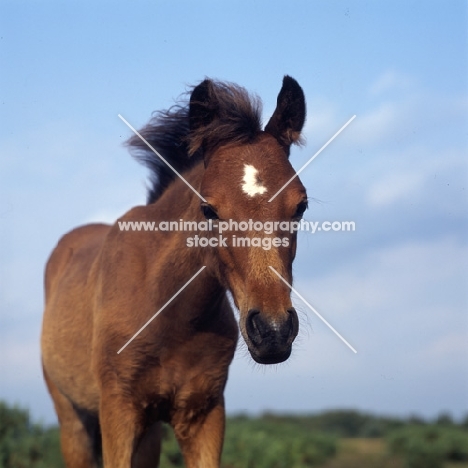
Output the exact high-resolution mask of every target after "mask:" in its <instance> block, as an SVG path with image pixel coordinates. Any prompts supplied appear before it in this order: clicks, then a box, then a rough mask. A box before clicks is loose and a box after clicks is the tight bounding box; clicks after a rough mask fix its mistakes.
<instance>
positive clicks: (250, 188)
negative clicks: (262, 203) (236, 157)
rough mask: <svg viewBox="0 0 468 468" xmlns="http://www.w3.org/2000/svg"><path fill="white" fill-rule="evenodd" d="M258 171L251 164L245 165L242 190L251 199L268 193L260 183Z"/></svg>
mask: <svg viewBox="0 0 468 468" xmlns="http://www.w3.org/2000/svg"><path fill="white" fill-rule="evenodd" d="M257 174H258V170H257V169H255V167H253V166H251V165H250V164H245V165H244V177H243V179H242V180H243V181H244V183H243V184H242V190H243V191H244V193H246V194H247V195H248V196H249V197H253V196H254V195H258V194H260V195H261V194H262V193H265V192H266V191H267V189H266V187H264V186H263V185H260V184H259V182H258V176H257Z"/></svg>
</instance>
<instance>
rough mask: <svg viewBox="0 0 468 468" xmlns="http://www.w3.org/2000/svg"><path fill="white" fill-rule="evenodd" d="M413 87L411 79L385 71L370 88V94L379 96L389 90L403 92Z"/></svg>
mask: <svg viewBox="0 0 468 468" xmlns="http://www.w3.org/2000/svg"><path fill="white" fill-rule="evenodd" d="M414 85H415V80H414V78H413V77H411V76H409V75H406V74H404V73H401V72H398V71H395V70H387V71H386V72H384V73H382V75H380V76H379V77H378V78H377V80H376V81H375V82H374V83H373V84H372V85H371V86H370V94H371V95H379V94H382V93H384V92H386V91H391V90H397V91H403V90H407V89H408V88H410V87H412V86H414Z"/></svg>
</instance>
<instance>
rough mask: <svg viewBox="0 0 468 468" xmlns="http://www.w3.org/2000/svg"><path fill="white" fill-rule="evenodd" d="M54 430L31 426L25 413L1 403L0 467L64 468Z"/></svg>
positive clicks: (55, 430)
mask: <svg viewBox="0 0 468 468" xmlns="http://www.w3.org/2000/svg"><path fill="white" fill-rule="evenodd" d="M64 466H65V465H64V464H63V461H62V456H61V453H60V443H59V437H58V430H57V428H44V427H42V426H40V425H38V424H32V423H31V421H30V419H29V413H28V411H27V410H24V409H21V408H17V407H13V408H12V407H9V406H7V405H6V404H5V403H3V402H0V468H64Z"/></svg>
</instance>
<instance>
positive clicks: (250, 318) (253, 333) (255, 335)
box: [245, 309, 262, 345]
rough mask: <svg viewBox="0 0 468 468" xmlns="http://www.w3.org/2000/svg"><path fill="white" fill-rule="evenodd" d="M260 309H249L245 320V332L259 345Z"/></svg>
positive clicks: (260, 338)
mask: <svg viewBox="0 0 468 468" xmlns="http://www.w3.org/2000/svg"><path fill="white" fill-rule="evenodd" d="M259 318H260V311H259V310H257V309H250V310H249V312H248V314H247V319H246V321H245V327H246V329H247V334H248V335H249V338H250V339H251V340H252V341H253V343H254V344H256V345H259V344H260V343H261V341H262V332H261V328H262V327H261V321H260V320H259Z"/></svg>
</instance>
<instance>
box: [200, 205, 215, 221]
mask: <svg viewBox="0 0 468 468" xmlns="http://www.w3.org/2000/svg"><path fill="white" fill-rule="evenodd" d="M201 210H202V213H203V216H204V217H205V218H206V219H219V218H218V214H217V213H216V211H215V210H214V208H213V207H212V206H211V205H208V203H203V204H202V205H201Z"/></svg>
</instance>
